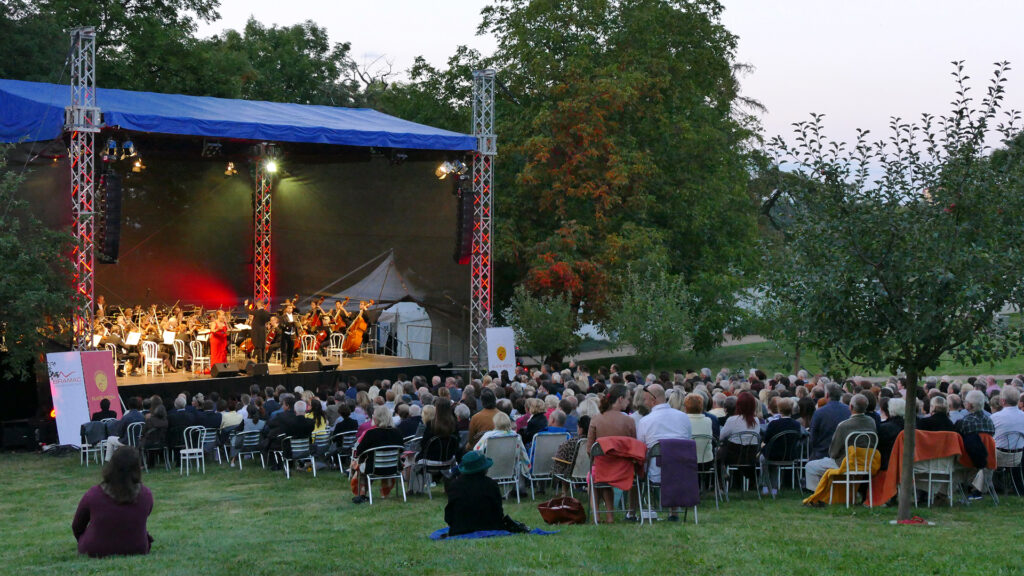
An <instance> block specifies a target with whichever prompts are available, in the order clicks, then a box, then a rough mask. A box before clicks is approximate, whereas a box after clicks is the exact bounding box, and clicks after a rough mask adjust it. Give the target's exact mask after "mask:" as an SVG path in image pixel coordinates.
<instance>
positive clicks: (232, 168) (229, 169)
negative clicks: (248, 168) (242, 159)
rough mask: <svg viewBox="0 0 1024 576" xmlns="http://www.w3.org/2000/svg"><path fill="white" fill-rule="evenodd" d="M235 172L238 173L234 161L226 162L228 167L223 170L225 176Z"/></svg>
mask: <svg viewBox="0 0 1024 576" xmlns="http://www.w3.org/2000/svg"><path fill="white" fill-rule="evenodd" d="M235 174H238V170H236V169H235V163H234V162H228V167H227V168H226V169H225V170H224V175H225V176H234V175H235Z"/></svg>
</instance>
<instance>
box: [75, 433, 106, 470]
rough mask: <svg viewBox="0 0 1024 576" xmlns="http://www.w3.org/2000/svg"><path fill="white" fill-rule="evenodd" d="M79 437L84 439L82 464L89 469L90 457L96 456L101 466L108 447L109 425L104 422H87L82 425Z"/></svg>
mask: <svg viewBox="0 0 1024 576" xmlns="http://www.w3.org/2000/svg"><path fill="white" fill-rule="evenodd" d="M79 435H80V436H81V438H82V445H81V447H80V450H81V452H80V456H81V463H82V464H84V465H85V467H86V468H88V467H89V458H90V456H95V458H96V463H97V464H99V463H100V462H101V461H102V460H103V451H104V450H106V447H107V425H106V424H105V423H103V422H86V423H85V424H82V427H81V429H80V432H79Z"/></svg>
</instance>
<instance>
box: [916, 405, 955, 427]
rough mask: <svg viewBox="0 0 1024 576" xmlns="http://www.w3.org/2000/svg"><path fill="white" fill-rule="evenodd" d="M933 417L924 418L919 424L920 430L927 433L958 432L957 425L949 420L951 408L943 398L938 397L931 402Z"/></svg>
mask: <svg viewBox="0 0 1024 576" xmlns="http://www.w3.org/2000/svg"><path fill="white" fill-rule="evenodd" d="M931 409H932V411H931V415H930V416H928V417H927V418H922V419H921V420H920V421H919V422H918V423H917V429H918V430H924V431H925V432H956V424H953V421H952V420H950V419H949V414H948V413H947V412H948V410H949V406H948V404H947V403H946V399H945V398H943V397H942V396H936V397H935V398H932V401H931Z"/></svg>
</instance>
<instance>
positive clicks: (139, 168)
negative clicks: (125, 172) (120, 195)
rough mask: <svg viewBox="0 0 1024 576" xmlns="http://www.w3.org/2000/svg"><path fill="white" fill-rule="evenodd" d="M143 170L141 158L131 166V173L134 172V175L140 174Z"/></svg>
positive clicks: (144, 167)
mask: <svg viewBox="0 0 1024 576" xmlns="http://www.w3.org/2000/svg"><path fill="white" fill-rule="evenodd" d="M145 169H146V166H145V165H144V164H143V163H142V158H139V159H137V160H136V161H135V163H134V164H132V172H135V173H136V174H138V173H139V172H142V171H143V170H145Z"/></svg>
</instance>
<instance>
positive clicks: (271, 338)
mask: <svg viewBox="0 0 1024 576" xmlns="http://www.w3.org/2000/svg"><path fill="white" fill-rule="evenodd" d="M268 314H269V313H268ZM266 330H267V337H266V349H265V351H264V354H263V357H264V359H266V358H267V357H268V356H270V355H271V354H272V353H273V352H275V351H277V350H280V349H281V322H280V320H279V318H278V317H277V316H271V317H270V322H269V323H268V324H267V326H266ZM257 348H258V349H264V348H263V346H257Z"/></svg>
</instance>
